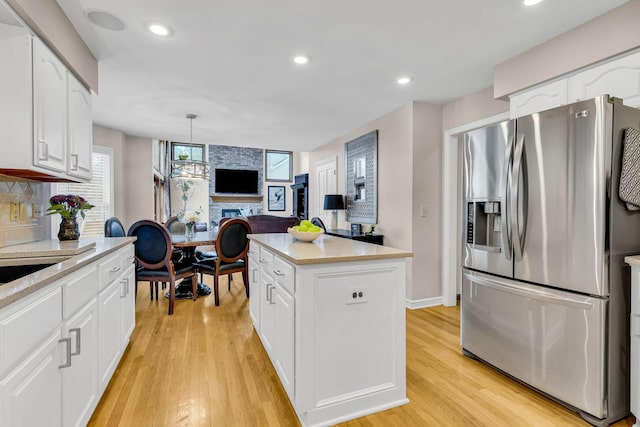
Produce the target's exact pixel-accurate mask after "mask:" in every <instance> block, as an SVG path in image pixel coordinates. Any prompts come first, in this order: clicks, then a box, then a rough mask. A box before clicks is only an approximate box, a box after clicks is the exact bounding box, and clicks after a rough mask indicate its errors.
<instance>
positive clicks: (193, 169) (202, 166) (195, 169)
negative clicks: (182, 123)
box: [171, 113, 209, 179]
mask: <svg viewBox="0 0 640 427" xmlns="http://www.w3.org/2000/svg"><path fill="white" fill-rule="evenodd" d="M196 117H198V116H196V115H195V114H192V113H189V114H187V115H186V118H187V119H189V144H191V145H193V119H195V118H196ZM203 154H204V150H203ZM171 178H188V179H198V178H199V179H209V164H208V163H207V162H205V161H203V160H194V159H182V158H180V159H173V160H172V161H171Z"/></svg>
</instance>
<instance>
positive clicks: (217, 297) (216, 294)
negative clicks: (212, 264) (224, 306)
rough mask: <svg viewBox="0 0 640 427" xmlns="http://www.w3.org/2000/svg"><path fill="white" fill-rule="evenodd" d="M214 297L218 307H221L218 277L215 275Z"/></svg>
mask: <svg viewBox="0 0 640 427" xmlns="http://www.w3.org/2000/svg"><path fill="white" fill-rule="evenodd" d="M213 297H214V301H215V303H216V306H218V305H220V296H219V295H218V275H217V274H214V275H213Z"/></svg>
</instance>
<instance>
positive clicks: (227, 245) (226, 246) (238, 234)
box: [194, 218, 251, 305]
mask: <svg viewBox="0 0 640 427" xmlns="http://www.w3.org/2000/svg"><path fill="white" fill-rule="evenodd" d="M247 234H251V226H250V225H249V223H248V222H247V221H246V220H244V219H242V218H232V219H229V220H228V221H226V222H224V223H223V224H222V225H221V226H220V230H219V231H218V237H217V238H216V252H217V256H216V257H215V258H210V259H205V260H202V261H199V262H196V263H195V264H194V265H195V266H196V269H197V271H198V272H200V273H202V274H210V275H212V276H213V295H214V299H215V305H220V296H219V292H218V282H219V280H218V276H220V275H224V274H227V275H229V289H231V274H232V273H237V272H241V273H242V281H243V283H244V289H245V293H246V294H247V298H249V280H248V279H249V274H248V264H249V260H248V258H247V257H248V255H247V254H248V252H249V238H248V237H247Z"/></svg>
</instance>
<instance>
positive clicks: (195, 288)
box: [191, 273, 198, 301]
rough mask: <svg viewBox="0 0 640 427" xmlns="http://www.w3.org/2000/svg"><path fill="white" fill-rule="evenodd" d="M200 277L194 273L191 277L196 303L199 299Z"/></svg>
mask: <svg viewBox="0 0 640 427" xmlns="http://www.w3.org/2000/svg"><path fill="white" fill-rule="evenodd" d="M197 278H198V276H197V275H196V274H195V273H194V274H193V276H191V293H192V294H193V300H194V301H195V300H196V298H198V280H197Z"/></svg>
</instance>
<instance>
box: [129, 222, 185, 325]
mask: <svg viewBox="0 0 640 427" xmlns="http://www.w3.org/2000/svg"><path fill="white" fill-rule="evenodd" d="M127 234H128V235H129V236H136V237H137V239H136V241H135V242H134V246H135V253H136V265H137V266H138V268H137V269H136V293H137V284H138V282H149V283H150V284H155V287H156V289H155V290H156V299H157V298H158V287H157V286H158V285H157V284H158V282H166V283H169V314H173V306H174V304H175V300H176V280H180V279H184V278H187V277H191V291H192V292H193V300H194V301H195V299H196V298H197V296H198V290H197V284H196V276H195V269H194V265H193V264H188V265H182V264H180V263H175V264H174V262H173V261H172V260H171V255H172V249H173V245H172V244H171V236H169V232H168V231H167V229H166V228H165V227H164V226H163V225H162V224H160V223H157V222H155V221H151V220H142V221H138V222H136V223H135V224H133V225H132V226H131V228H129V232H128V233H127Z"/></svg>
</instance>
